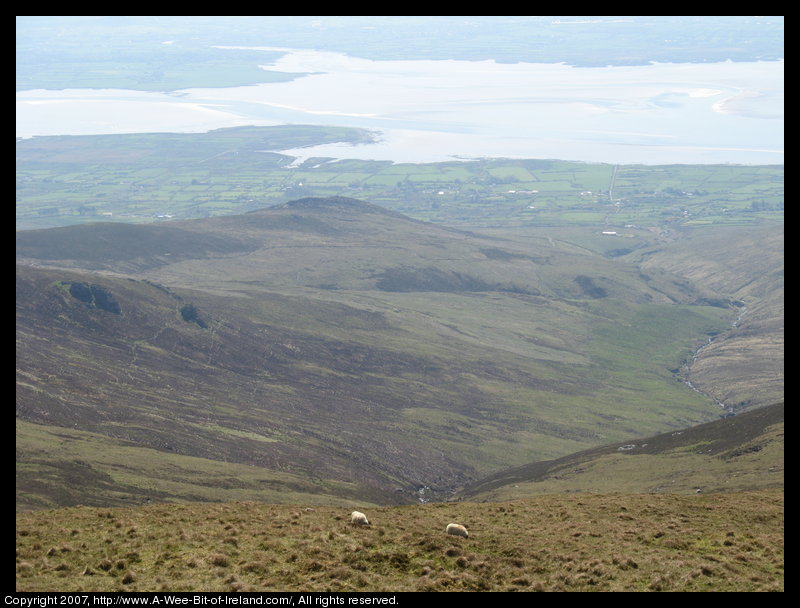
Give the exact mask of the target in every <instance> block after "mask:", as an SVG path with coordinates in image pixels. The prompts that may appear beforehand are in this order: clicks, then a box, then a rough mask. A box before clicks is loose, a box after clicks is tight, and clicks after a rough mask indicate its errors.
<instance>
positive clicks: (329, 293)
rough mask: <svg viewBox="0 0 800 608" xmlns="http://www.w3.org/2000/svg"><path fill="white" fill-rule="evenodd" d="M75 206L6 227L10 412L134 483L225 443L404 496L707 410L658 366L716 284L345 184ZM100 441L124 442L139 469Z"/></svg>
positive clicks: (212, 459)
mask: <svg viewBox="0 0 800 608" xmlns="http://www.w3.org/2000/svg"><path fill="white" fill-rule="evenodd" d="M92 228H93V227H91V226H89V227H87V226H84V227H76V228H74V229H69V228H68V229H57V230H53V231H32V232H30V233H25V232H22V233H18V235H17V238H18V262H19V264H18V266H17V373H18V388H17V407H16V409H17V418H18V419H20V420H22V421H25V422H28V423H34V424H37V425H42V428H40V429H38V430H39V431H41V432H42V433H43V434H48V433H55V432H56V431H55V430H54V429H55V428H58V427H61V428H70V429H71V430H73V431H75V430H79V431H84V432H86V433H88V434H89V435H86V436H83V437H84V440H85V441H86V442H87V450H86V454H85V455H84V456H83V457H82V456H80V455H75V456H74V458H75V459H76V460H79V461H81V462H85V463H88V465H89V466H90V467H91V468H92V469H93V470H94V471H95V472H96V473H97V476H100V477H102V475H100V474H101V473H102V474H104V475H109V476H110V478H111V480H112V481H113V484H112V485H111V486H110V487H111V488H116V489H115V490H113V491H114V492H118V493H120V494H125V493H128V494H129V496H130V500H134V501H144V500H146V499H147V498H152V499H165V498H166V499H170V500H172V499H177V497H179V496H181V495H182V494H183V495H184V497H186V496H189V497H191V496H204V497H205V498H208V497H209V493H208V490H207V489H206V490H202V491H200V490H196V491H195V490H191V491H189V490H187V489H184V490H183V491H177V490H176V489H175V488H169V487H167V485H168V484H167V483H166V481H167V480H166V478H163V475H161V474H159V475H156V476H154V477H155V478H158V479H160V481H159V482H157V483H156V482H154V484H153V486H152V487H147V486H146V484H144V486H143V485H142V484H143V483H144V482H143V481H142V480H143V479H144V478H146V468H147V466H152V464H153V459H152V455H153V454H152V452H151V451H152V450H155V451H159V452H162V453H165V454H171V455H178V456H183V457H189V458H196V459H200V461H195V460H193V461H192V464H191V465H189V464H186V465H185V469H186V470H187V471H188V470H191V471H192V473H186V474H183V473H177V472H176V477H178V478H181V477H183V478H182V479H180V481H181V482H185V481H186V478H188V477H191V478H193V479H196V478H197V476H198V475H200V474H201V471H202V465H201V464H200V463H201V462H202V461H208V462H209V463H219V462H229V463H234V464H236V465H243V466H248V467H256V468H261V469H263V470H264V471H266V472H268V473H265V475H264V479H265V480H267V482H269V480H270V479H273V477H274V476H275V475H277V474H278V473H280V474H286V475H289V476H290V477H291V478H292V479H294V480H295V481H297V480H302V484H300V485H303V484H305V485H303V488H304V489H303V491H305V492H311V493H316V492H318V493H320V495H325V496H329V497H334V498H336V497H338V498H343V497H352V496H354V495H358V496H361V497H362V499H363V500H366V501H369V502H373V503H377V502H380V503H392V502H408V501H416V500H419V499H422V500H428V499H430V498H436V497H445V496H449V494H450V492H452V491H453V490H454V489H455V488H457V487H458V486H462V485H464V484H466V483H468V482H470V481H472V480H475V479H478V478H480V477H483V476H485V475H487V474H489V473H492V472H495V471H498V470H502V469H505V468H507V467H509V466H515V465H522V464H524V463H526V462H530V461H532V460H542V459H548V458H555V457H558V456H562V455H565V454H568V453H571V452H574V451H576V450H580V449H584V448H587V447H590V446H594V445H599V444H604V443H608V442H609V441H615V440H622V439H624V438H625V437H628V436H630V435H632V434H638V435H641V434H647V433H651V434H652V433H656V432H661V431H664V430H666V429H680V428H684V427H687V426H690V425H692V424H697V423H700V422H704V421H706V420H709V419H711V418H713V417H715V416H716V415H717V414H718V412H717V411H716V409H715V407H714V406H713V404H711V403H710V402H709V401H708V400H707V399H705V398H703V397H702V396H701V395H699V394H697V393H695V392H693V391H691V390H690V389H688V388H687V387H686V386H685V385H683V384H681V383H679V382H677V381H676V378H675V372H674V370H675V369H677V368H678V367H679V366H680V364H681V362H683V361H685V360H686V358H687V357H688V356H689V355H690V354H691V352H692V349H693V348H694V346H695V344H697V343H698V339H699V337H701V336H706V335H713V334H716V333H718V332H720V331H722V330H724V329H725V328H726V327H727V325H728V323H729V321H730V319H731V313H730V311H729V310H728V309H727V308H726V307H724V306H721V304H724V303H725V302H726V301H727V300H725V299H724V298H719V297H717V298H716V300H715V299H714V298H713V297H710V296H715V294H713V292H708V291H707V290H704V289H700V288H697V287H695V286H694V285H692V284H691V283H689V282H687V281H686V280H684V279H681V278H676V277H675V276H673V275H670V274H668V273H663V272H658V271H654V272H652V273H649V274H648V275H647V276H642V275H641V273H640V272H639V271H638V269H637V268H636V267H634V266H630V265H626V264H623V263H619V262H618V261H612V260H607V259H604V258H602V257H599V256H595V255H591V254H589V253H587V252H581V251H577V250H576V248H574V247H572V246H569V245H567V244H562V243H551V242H549V241H548V240H547V239H541V240H540V241H537V242H536V243H534V244H529V245H528V246H526V248H525V249H524V250H523V249H521V248H520V247H518V246H517V245H513V244H512V243H511V242H508V241H503V240H499V239H496V238H489V237H483V236H480V235H473V234H470V233H467V232H463V231H456V230H450V229H446V228H442V227H439V226H434V225H431V224H426V223H423V222H418V221H414V220H411V219H409V218H405V217H404V216H400V215H398V214H395V213H392V212H388V211H386V210H384V209H382V208H380V207H377V206H374V205H370V204H369V203H364V202H361V201H353V200H352V199H304V200H301V201H295V202H293V203H288V204H285V205H281V206H278V207H274V208H270V209H265V210H263V211H259V212H253V213H249V214H246V215H242V216H231V217H225V218H214V219H209V220H196V221H191V222H175V223H169V224H162V225H156V226H153V225H142V226H130V227H126V228H125V229H124V232H121V233H119V234H121V235H123V236H120V237H119V238H109V231H111V232H112V233H113V231H114V230H115V227H114V226H111V227H109V225H102V226H97V227H96V231H93V230H92ZM90 244H91V246H89V245H90ZM709 302H713V303H714V304H716V305H709ZM29 436H30V437H31V441H34V438H35V436H36V433H34V432H33V431H31V432H30V434H29ZM107 441H118V442H120V444H121V445H122V444H124V445H125V446H126V447H128V448H130V447H132V445H133V447H137V448H139V449H141V450H142V451H141V452H139V454H140V455H141V458H139V459H138V460H137V458H133V457H131V462H132V465H131V468H132V470H134V472H135V475H134V477H135V478H136V479H137V481H136V483H135V484H133V485H131V484H132V482H131V480H130V479H128V478H126V477H125V474H124V472H121V471H119V470H116V471H110V470H109V469H108V466H106V465H104V464H103V463H102V460H100V459H98V457H97V454H99V453H101V452H102V450H101V449H100V445H101V444H102V445H107V443H106V442H107ZM20 447H21V452H20V453H21V454H22V455H23V458H22V460H21V461H20V462H19V465H20V466H23V467H24V466H26V465H27V464H30V463H31V462H32V460H31V459H33V458H34V454H33V452H32V450H31V449H29V448H30V446H26V445H23V446H20ZM37 458H39V459H40V461H41V462H40V463H39V464H40V465H41V467H42V468H40V469H38V471H39V473H38V474H40V475H41V476H42V477H46V476H47V473H46V470H48V471H51V472H52V465H53V462H54V460H56V459H57V455H56V456H54V455H52V454H51V455H49V456H47V457H41V456H38V457H37ZM182 462H186V461H182ZM183 466H184V465H181V467H183ZM48 467H50V468H49V469H48ZM34 468H35V467H34ZM237 470H238V471H239V472H238V473H236V475H233V477H234V480H231V481H230V484H229V485H231V484H232V485H233V486H235V485H236V484H237V483H238V484H240V485H241V486H242V487H244V488H249V490H248V491H252V494H250V495H251V496H253V497H257V496H259V492H258V491H257V488H256V487H254V486H252V484H251V482H252V480H249V479H248V480H245V479H243V478H242V476H243V475H244V474H243V473H241V469H237ZM68 472H69V471H67V472H65V473H64V475H67V473H68ZM64 475H62V476H61V477H60V478H59V479H60V481H59V482H58V483H61V485H62V487H63V486H64V479H66V477H64ZM67 477H68V475H67ZM89 477H91V476H89ZM244 477H246V476H244ZM103 479H106V478H103ZM43 483H44V482H43ZM115 484H116V485H115ZM189 485H191V484H189ZM201 485H202V484H201ZM187 487H188V486H187ZM86 489H87V491H90V489H89V488H88V487H87V488H86ZM31 491H32V490H30V488H28V489H26V490H25V492H31ZM108 492H109V495H110V493H113V492H112V490H111V489H109V490H108ZM54 494H58V493H57V492H55V493H54ZM224 495H225V493H224V492H221V493H220V494H219V497H222V496H224ZM39 498H40V499H41V501H43V503H45V504H49V501H51V500H53V498H52V496H49V497H48V496H45V495H43V494H40V495H39ZM118 498H119V496H117V497H116V498H115V499H114V500H116V499H118ZM25 500H26V502H27V504H35V503H36V501H37V498H36V497H35V496H26V498H25ZM69 500H73V498H70V499H69ZM109 500H111V499H110V498H109ZM126 500H127V499H126ZM111 503H112V504H116V503H114V502H113V500H111Z"/></svg>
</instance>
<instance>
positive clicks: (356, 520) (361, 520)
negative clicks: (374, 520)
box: [350, 511, 369, 526]
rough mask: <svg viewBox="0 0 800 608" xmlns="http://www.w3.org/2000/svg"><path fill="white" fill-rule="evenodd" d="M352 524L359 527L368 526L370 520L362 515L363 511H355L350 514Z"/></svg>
mask: <svg viewBox="0 0 800 608" xmlns="http://www.w3.org/2000/svg"><path fill="white" fill-rule="evenodd" d="M350 523H351V524H358V525H359V526H368V525H369V520H368V519H367V516H366V515H364V514H363V513H361V511H353V512H352V513H351V514H350Z"/></svg>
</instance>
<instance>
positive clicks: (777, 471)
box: [460, 403, 784, 500]
mask: <svg viewBox="0 0 800 608" xmlns="http://www.w3.org/2000/svg"><path fill="white" fill-rule="evenodd" d="M783 454H784V404H783V403H780V404H776V405H772V406H766V407H762V408H757V409H754V410H750V411H747V412H744V413H742V414H739V415H738V416H733V417H728V418H724V419H722V420H717V421H713V422H708V423H705V424H701V425H698V426H694V427H691V428H688V429H684V430H681V431H673V432H670V433H665V434H661V435H656V436H654V437H647V438H642V439H632V440H629V441H627V442H624V443H616V444H611V445H607V446H603V447H600V448H593V449H591V450H585V451H582V452H578V453H576V454H570V455H569V456H565V457H563V458H558V459H555V460H549V461H542V462H536V463H531V464H528V465H525V466H522V467H516V468H514V469H510V470H507V471H501V472H499V473H496V474H494V475H491V476H489V477H487V478H486V479H483V480H480V481H479V482H477V483H475V484H472V485H470V486H468V487H467V488H465V489H464V490H463V492H462V493H461V494H460V495H461V496H462V497H463V498H464V499H466V500H508V499H512V498H520V497H525V496H531V495H534V494H548V493H554V492H671V493H692V492H700V491H702V492H737V491H748V490H755V489H764V488H782V487H783V483H784V459H783Z"/></svg>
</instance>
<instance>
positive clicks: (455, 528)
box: [445, 524, 469, 537]
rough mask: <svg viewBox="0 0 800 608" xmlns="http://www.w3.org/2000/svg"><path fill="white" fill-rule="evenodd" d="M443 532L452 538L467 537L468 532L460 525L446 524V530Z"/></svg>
mask: <svg viewBox="0 0 800 608" xmlns="http://www.w3.org/2000/svg"><path fill="white" fill-rule="evenodd" d="M445 532H447V533H448V534H452V535H453V536H464V537H467V536H469V532H467V529H466V528H465V527H464V526H462V525H461V524H447V529H446V530H445Z"/></svg>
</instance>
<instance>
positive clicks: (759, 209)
mask: <svg viewBox="0 0 800 608" xmlns="http://www.w3.org/2000/svg"><path fill="white" fill-rule="evenodd" d="M371 137H372V135H371V134H370V133H369V132H367V131H363V130H359V129H349V128H336V127H312V126H283V127H245V128H234V129H221V130H217V131H212V132H210V133H203V134H163V133H162V134H136V135H102V136H99V135H98V136H77V137H76V136H72V137H36V138H33V139H27V140H20V141H17V205H16V208H17V229H33V228H47V227H53V226H64V225H70V224H77V223H85V222H96V221H109V220H113V221H123V222H151V221H165V220H169V219H190V218H202V217H213V216H219V215H232V214H240V213H245V212H248V211H253V210H255V209H261V208H264V207H269V206H272V205H275V204H278V203H282V202H286V201H289V200H293V199H297V198H302V197H307V196H319V197H326V196H349V197H353V198H358V199H361V200H368V201H370V202H373V203H376V204H379V205H382V206H384V207H387V208H389V209H393V210H395V211H399V212H401V213H404V214H406V215H410V216H412V217H414V218H417V219H423V220H428V221H435V222H441V223H446V224H449V225H455V226H457V225H470V226H473V227H501V226H504V227H511V226H530V227H537V226H541V227H545V226H570V225H579V226H589V227H592V228H595V229H597V230H606V231H616V232H618V233H619V234H618V235H619V236H622V234H621V231H625V230H630V229H631V228H642V227H643V228H650V227H653V226H659V227H666V228H669V227H679V226H695V225H709V224H713V225H733V224H752V223H756V222H763V221H782V219H783V200H784V199H783V196H784V195H783V167H782V166H735V165H703V166H698V165H669V166H644V165H636V166H633V165H631V166H619V167H615V166H613V165H605V164H592V163H579V162H568V161H557V160H512V159H491V160H489V159H483V160H474V161H463V162H446V163H430V164H403V163H398V164H393V163H390V162H378V161H367V160H365V161H361V160H353V159H351V160H346V161H337V162H333V159H325V158H312V159H308V160H307V161H306V162H304V163H302V164H300V165H299V166H296V165H293V164H292V163H291V161H292V158H291V157H288V156H285V155H283V154H280V152H279V151H280V150H286V149H290V148H296V147H301V146H309V145H315V144H322V143H332V142H337V141H347V142H351V143H359V142H368V141H371Z"/></svg>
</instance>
